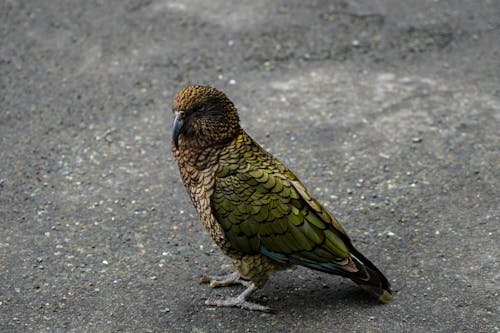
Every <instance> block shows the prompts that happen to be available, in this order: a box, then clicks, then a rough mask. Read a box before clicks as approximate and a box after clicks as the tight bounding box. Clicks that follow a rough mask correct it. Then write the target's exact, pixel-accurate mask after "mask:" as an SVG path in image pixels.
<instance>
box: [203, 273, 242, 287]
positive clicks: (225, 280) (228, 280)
mask: <svg viewBox="0 0 500 333" xmlns="http://www.w3.org/2000/svg"><path fill="white" fill-rule="evenodd" d="M200 283H209V284H210V287H212V288H216V287H226V286H230V285H233V284H241V285H243V286H245V287H248V286H249V285H250V282H249V281H246V280H243V279H242V278H241V276H240V274H239V273H238V272H233V273H231V274H228V275H222V276H209V275H204V274H203V275H202V276H201V277H200Z"/></svg>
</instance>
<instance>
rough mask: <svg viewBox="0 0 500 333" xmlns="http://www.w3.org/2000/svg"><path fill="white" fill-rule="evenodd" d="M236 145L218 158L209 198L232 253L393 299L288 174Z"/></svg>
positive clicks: (250, 147) (245, 143) (257, 150)
mask: <svg viewBox="0 0 500 333" xmlns="http://www.w3.org/2000/svg"><path fill="white" fill-rule="evenodd" d="M235 145H236V146H234V147H231V148H232V149H229V150H228V152H226V154H227V155H229V156H227V155H226V156H224V154H223V155H222V158H221V159H220V161H221V165H220V166H219V169H218V172H217V173H216V180H215V187H214V192H213V194H212V197H211V205H212V210H213V213H214V215H215V218H216V219H217V221H218V222H219V223H220V225H221V226H222V228H223V229H224V231H225V237H226V238H227V240H228V241H229V242H230V244H231V246H232V247H233V248H235V249H237V250H239V251H241V252H243V253H246V254H257V253H261V254H264V255H266V256H269V257H270V258H272V259H274V260H276V261H278V262H282V263H293V264H298V265H302V266H306V267H309V268H312V269H316V270H320V271H324V272H328V273H334V274H339V275H343V276H345V277H348V278H350V279H352V280H353V281H355V282H357V283H359V284H360V285H361V286H363V287H364V288H365V289H367V290H368V291H370V292H371V293H372V294H374V295H376V296H377V297H378V299H379V300H380V301H382V302H388V301H390V300H391V299H392V292H391V289H390V285H389V282H388V281H387V279H386V278H385V277H384V276H383V274H382V273H381V272H380V271H379V270H378V269H377V268H376V267H375V265H373V264H372V263H371V262H370V261H369V260H368V259H366V258H365V257H364V256H363V255H362V254H361V253H359V252H358V251H357V250H356V249H355V248H354V246H353V245H352V243H351V240H350V239H349V237H348V235H347V233H346V232H345V230H344V228H343V227H342V226H341V225H340V223H339V222H338V221H337V220H336V219H335V217H333V216H332V215H331V214H330V213H328V212H327V211H326V210H325V209H323V208H322V207H321V205H320V204H319V203H318V202H317V201H316V200H315V199H313V198H312V197H311V196H310V195H309V193H308V192H307V190H306V189H305V187H304V186H303V185H302V184H301V183H300V182H299V180H298V179H297V177H295V175H294V174H293V173H292V172H290V171H289V170H288V169H287V168H286V167H284V166H283V165H282V164H281V163H280V162H279V161H278V160H276V159H275V158H274V157H272V156H271V155H270V154H268V153H267V152H265V151H264V150H263V149H262V148H261V147H260V146H258V145H257V144H256V143H255V142H253V140H251V139H250V138H249V137H248V136H246V135H243V136H242V137H239V138H238V140H237V141H236V144H235ZM224 161H226V162H225V163H224Z"/></svg>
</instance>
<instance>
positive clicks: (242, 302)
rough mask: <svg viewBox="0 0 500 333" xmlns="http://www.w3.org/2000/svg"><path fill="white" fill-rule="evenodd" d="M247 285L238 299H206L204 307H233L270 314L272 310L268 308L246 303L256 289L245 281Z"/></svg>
mask: <svg viewBox="0 0 500 333" xmlns="http://www.w3.org/2000/svg"><path fill="white" fill-rule="evenodd" d="M245 282H246V283H247V284H248V288H247V289H245V290H244V291H243V292H242V293H241V294H240V295H238V297H229V298H226V299H210V298H209V299H207V300H206V301H205V305H208V306H217V307H235V308H240V309H245V310H252V311H262V312H268V313H271V312H273V310H272V309H271V308H270V307H267V306H264V305H260V304H256V303H251V302H248V301H247V300H246V299H247V297H248V296H250V294H252V293H253V292H254V291H255V290H256V289H257V287H256V286H255V284H253V283H252V282H248V281H245Z"/></svg>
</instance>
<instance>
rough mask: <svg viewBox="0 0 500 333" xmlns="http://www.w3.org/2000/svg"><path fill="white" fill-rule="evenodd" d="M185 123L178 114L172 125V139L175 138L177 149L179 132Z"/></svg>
mask: <svg viewBox="0 0 500 333" xmlns="http://www.w3.org/2000/svg"><path fill="white" fill-rule="evenodd" d="M183 123H184V121H183V120H182V119H181V118H179V115H176V116H175V119H174V123H173V125H172V139H173V140H174V144H175V148H176V149H179V134H180V133H181V130H182V125H183Z"/></svg>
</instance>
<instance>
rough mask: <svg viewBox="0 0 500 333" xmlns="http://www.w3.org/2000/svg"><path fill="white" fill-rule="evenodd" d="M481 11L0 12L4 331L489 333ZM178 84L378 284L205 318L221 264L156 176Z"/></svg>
mask: <svg viewBox="0 0 500 333" xmlns="http://www.w3.org/2000/svg"><path fill="white" fill-rule="evenodd" d="M499 36H500V2H499V1H498V0H489V1H487V0H484V1H463V0H433V1H431V0H422V1H396V0H377V1H371V0H358V1H354V0H353V1H350V0H345V1H340V0H334V1H297V0H293V1H285V0H280V1H263V0H257V1H244V2H231V1H222V0H213V1H201V0H179V1H164V0H125V1H105V0H93V1H60V0H51V1H47V0H37V1H12V0H2V1H0V137H1V150H0V160H1V163H0V221H1V223H0V331H1V332H28V331H37V332H119V331H123V332H177V331H178V332H226V331H227V332H498V331H499V327H500V323H499V319H498V318H499V317H500V316H499V266H500V265H499V254H500V250H499V245H498V244H499V209H498V206H499V204H498V197H499V190H498V188H499V164H500V163H499V162H500V161H499V150H500V149H499V144H500V142H499V141H500V140H499V126H498V124H499V116H500V38H499ZM188 83H201V84H210V85H213V86H215V87H218V88H220V89H222V90H223V91H225V92H226V93H227V94H228V96H229V97H230V98H232V99H233V101H234V102H235V103H236V104H237V106H238V108H239V110H240V115H241V118H242V124H243V126H244V127H245V128H246V129H247V131H248V132H249V133H250V134H251V135H252V136H253V137H254V138H255V139H256V140H257V141H258V142H260V143H261V144H262V145H264V146H265V147H266V148H267V149H269V150H271V151H272V152H273V153H274V154H275V155H276V156H277V157H279V158H280V159H281V160H282V161H283V162H285V163H286V164H287V165H288V166H289V167H290V168H291V169H292V170H294V171H295V173H296V174H297V175H298V176H299V178H301V180H302V181H303V182H304V183H305V184H306V185H307V186H308V187H309V189H310V190H311V192H312V193H313V194H314V196H315V197H316V198H318V199H319V200H320V201H321V202H322V203H324V205H325V206H327V207H328V208H329V209H331V210H332V211H334V212H335V213H336V214H337V215H338V216H339V217H340V219H341V220H342V222H343V224H344V225H345V227H346V228H347V230H348V231H349V232H350V234H351V236H352V238H353V239H354V241H355V243H356V244H357V246H358V248H359V249H360V250H361V251H362V252H364V253H365V254H366V255H367V256H368V257H369V258H371V259H372V260H373V261H374V262H375V263H376V264H377V265H378V266H379V267H380V268H381V269H382V270H383V271H384V272H385V273H386V275H387V276H388V277H389V279H390V280H391V282H392V283H393V285H394V289H395V299H394V302H392V303H391V304H388V305H379V304H377V303H376V302H374V301H373V300H371V299H370V298H369V297H366V295H365V294H364V293H363V292H362V291H361V290H359V288H358V287H356V286H355V285H354V284H352V283H351V282H350V281H347V280H343V279H341V278H338V277H335V276H330V275H326V274H321V273H316V272H311V271H308V270H305V269H300V268H299V269H297V270H294V271H291V272H281V273H279V274H277V275H276V276H275V277H274V278H273V279H272V280H271V281H270V283H268V285H266V287H265V288H264V289H262V290H261V291H259V292H258V293H257V294H256V295H255V296H254V298H253V299H254V301H257V302H261V303H263V304H267V305H268V306H271V307H272V308H274V309H275V310H276V314H273V315H270V314H262V313H257V312H247V311H241V310H238V309H214V308H207V307H205V306H204V305H203V302H204V300H205V299H206V298H207V297H213V296H217V295H231V294H236V293H238V292H240V289H238V288H237V287H234V288H229V289H225V290H223V289H217V290H211V289H210V288H209V287H208V286H206V285H199V284H198V282H197V279H198V276H199V275H200V274H201V272H209V273H220V272H221V271H226V272H229V271H230V270H231V267H230V265H229V261H228V260H227V259H226V258H225V257H224V256H223V255H222V254H221V253H220V252H219V251H218V249H217V248H215V247H214V245H212V241H211V240H210V239H209V237H208V236H207V235H206V234H205V232H204V230H203V229H202V227H201V225H200V224H199V222H198V220H197V218H196V216H195V213H194V209H193V208H192V206H191V204H190V202H189V200H188V197H187V195H186V193H185V191H184V188H183V187H182V185H181V183H180V180H179V176H178V171H177V168H176V165H175V163H174V161H173V159H172V157H171V156H170V152H169V145H170V135H171V132H170V124H171V120H172V115H171V111H170V105H171V100H172V98H173V95H174V94H175V92H176V91H177V90H178V89H180V88H182V87H183V86H185V85H186V84H188Z"/></svg>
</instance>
